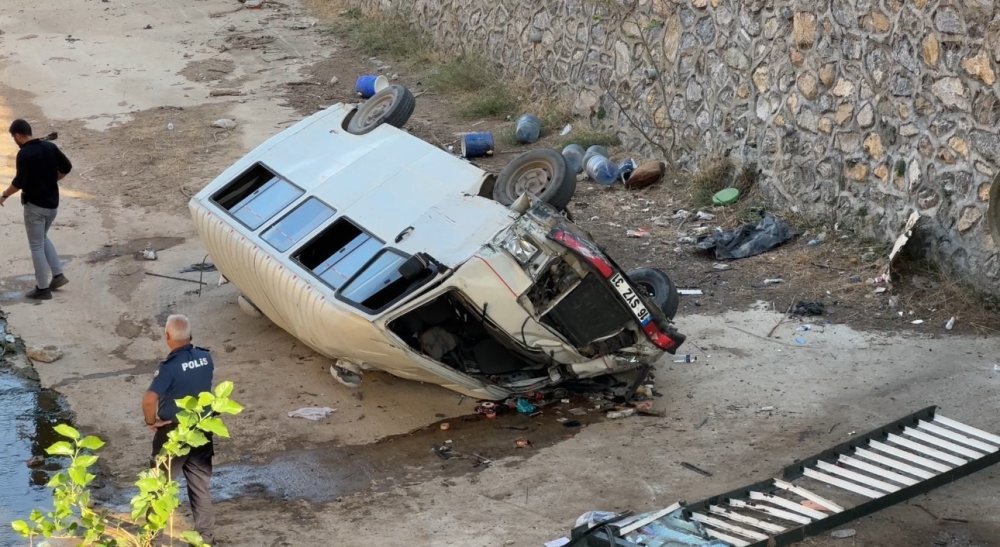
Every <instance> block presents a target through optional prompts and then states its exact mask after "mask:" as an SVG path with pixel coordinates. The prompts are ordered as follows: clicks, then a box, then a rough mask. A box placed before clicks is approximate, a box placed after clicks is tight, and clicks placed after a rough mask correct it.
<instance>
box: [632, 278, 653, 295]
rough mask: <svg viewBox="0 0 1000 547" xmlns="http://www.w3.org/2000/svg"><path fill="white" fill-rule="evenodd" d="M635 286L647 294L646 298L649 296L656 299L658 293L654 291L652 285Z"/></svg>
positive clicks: (641, 284) (640, 283)
mask: <svg viewBox="0 0 1000 547" xmlns="http://www.w3.org/2000/svg"><path fill="white" fill-rule="evenodd" d="M635 286H636V287H637V288H638V289H639V290H640V291H642V293H643V294H645V295H646V296H648V297H650V298H656V291H655V290H654V289H653V286H652V285H650V284H649V283H642V282H639V283H636V284H635Z"/></svg>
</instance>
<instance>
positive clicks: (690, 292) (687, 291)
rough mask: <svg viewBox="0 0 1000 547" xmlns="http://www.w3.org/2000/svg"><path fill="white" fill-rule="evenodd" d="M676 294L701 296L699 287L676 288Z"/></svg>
mask: <svg viewBox="0 0 1000 547" xmlns="http://www.w3.org/2000/svg"><path fill="white" fill-rule="evenodd" d="M677 294H679V295H681V296H702V295H703V294H705V293H703V292H701V289H677Z"/></svg>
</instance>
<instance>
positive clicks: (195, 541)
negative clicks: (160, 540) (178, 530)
mask: <svg viewBox="0 0 1000 547" xmlns="http://www.w3.org/2000/svg"><path fill="white" fill-rule="evenodd" d="M181 540H182V541H184V542H186V543H187V544H188V545H194V547H203V546H204V545H207V544H206V543H205V540H204V538H202V537H201V534H199V533H198V532H195V531H194V530H188V531H187V532H184V533H183V534H181Z"/></svg>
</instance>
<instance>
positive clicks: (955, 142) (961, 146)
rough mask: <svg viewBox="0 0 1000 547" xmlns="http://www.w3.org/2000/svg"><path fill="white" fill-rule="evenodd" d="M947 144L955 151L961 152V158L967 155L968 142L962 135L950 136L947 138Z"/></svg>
mask: <svg viewBox="0 0 1000 547" xmlns="http://www.w3.org/2000/svg"><path fill="white" fill-rule="evenodd" d="M948 146H950V147H951V149H952V150H954V151H955V152H958V153H959V154H961V155H962V157H963V158H968V157H969V143H968V142H966V140H965V139H963V138H962V137H951V138H950V139H948Z"/></svg>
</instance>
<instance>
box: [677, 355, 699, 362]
mask: <svg viewBox="0 0 1000 547" xmlns="http://www.w3.org/2000/svg"><path fill="white" fill-rule="evenodd" d="M697 360H698V356H697V355H691V354H690V353H686V354H684V355H678V356H677V357H675V358H674V362H675V363H693V362H695V361H697Z"/></svg>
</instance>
